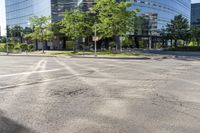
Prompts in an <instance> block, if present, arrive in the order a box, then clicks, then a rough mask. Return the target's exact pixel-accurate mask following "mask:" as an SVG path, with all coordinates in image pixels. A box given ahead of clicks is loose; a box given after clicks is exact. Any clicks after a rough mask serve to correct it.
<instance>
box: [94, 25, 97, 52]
mask: <svg viewBox="0 0 200 133" xmlns="http://www.w3.org/2000/svg"><path fill="white" fill-rule="evenodd" d="M94 29H95V30H94V56H97V23H96V22H95V23H94Z"/></svg>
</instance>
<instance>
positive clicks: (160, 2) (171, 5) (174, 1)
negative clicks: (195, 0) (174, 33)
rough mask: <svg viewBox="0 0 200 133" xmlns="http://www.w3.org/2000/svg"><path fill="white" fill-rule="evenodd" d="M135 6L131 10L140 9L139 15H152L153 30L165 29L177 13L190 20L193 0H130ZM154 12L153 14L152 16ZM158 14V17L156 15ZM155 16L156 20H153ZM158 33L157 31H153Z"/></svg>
mask: <svg viewBox="0 0 200 133" xmlns="http://www.w3.org/2000/svg"><path fill="white" fill-rule="evenodd" d="M129 1H131V2H133V3H134V4H133V6H132V7H131V8H129V10H133V9H140V12H139V15H142V16H145V18H147V16H148V14H149V15H150V16H149V18H151V20H150V21H151V22H154V24H153V30H158V31H159V30H161V29H164V28H165V26H166V25H167V23H169V22H170V20H171V19H173V18H174V16H176V15H180V14H181V15H183V17H185V18H187V19H188V21H189V22H190V13H191V0H129ZM152 14H153V16H152ZM155 16H156V17H155ZM152 18H154V20H152ZM152 33H156V32H152Z"/></svg>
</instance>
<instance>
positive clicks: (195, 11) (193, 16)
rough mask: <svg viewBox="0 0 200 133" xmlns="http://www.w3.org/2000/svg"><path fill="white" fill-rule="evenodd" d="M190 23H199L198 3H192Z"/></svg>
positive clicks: (199, 10) (194, 24) (199, 7)
mask: <svg viewBox="0 0 200 133" xmlns="http://www.w3.org/2000/svg"><path fill="white" fill-rule="evenodd" d="M191 11H192V12H191V24H192V25H193V26H198V27H200V25H199V24H198V23H197V20H198V19H199V20H200V3H197V4H192V10H191Z"/></svg>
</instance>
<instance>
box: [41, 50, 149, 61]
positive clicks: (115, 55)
mask: <svg viewBox="0 0 200 133" xmlns="http://www.w3.org/2000/svg"><path fill="white" fill-rule="evenodd" d="M45 54H47V55H67V56H71V57H73V58H102V59H150V57H149V56H147V55H144V54H142V53H134V52H110V51H101V52H97V53H96V56H95V55H94V52H83V51H81V52H74V51H47V52H46V53H45Z"/></svg>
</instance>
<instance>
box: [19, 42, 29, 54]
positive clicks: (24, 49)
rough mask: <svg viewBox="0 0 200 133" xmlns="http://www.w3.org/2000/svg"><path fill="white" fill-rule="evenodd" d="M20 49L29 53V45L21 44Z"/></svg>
mask: <svg viewBox="0 0 200 133" xmlns="http://www.w3.org/2000/svg"><path fill="white" fill-rule="evenodd" d="M20 48H21V50H22V51H23V52H24V51H27V50H28V45H27V44H21V45H20Z"/></svg>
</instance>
